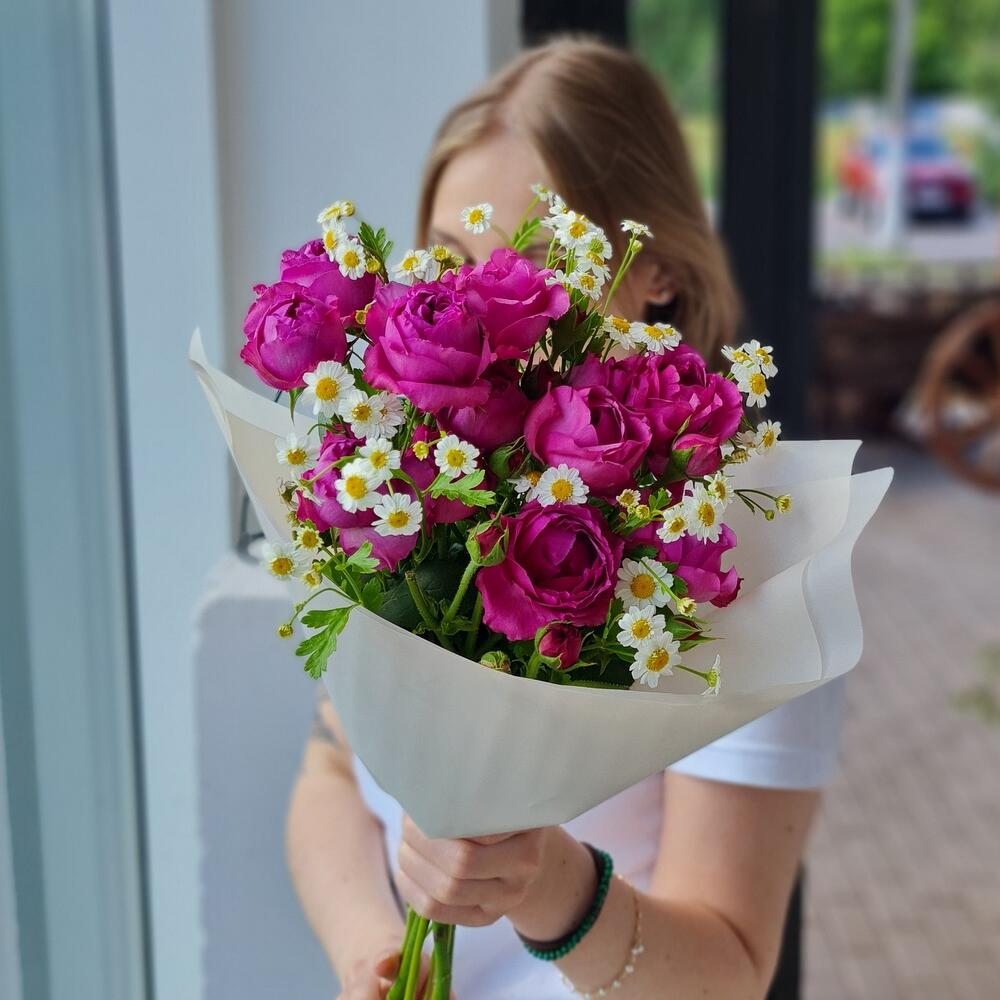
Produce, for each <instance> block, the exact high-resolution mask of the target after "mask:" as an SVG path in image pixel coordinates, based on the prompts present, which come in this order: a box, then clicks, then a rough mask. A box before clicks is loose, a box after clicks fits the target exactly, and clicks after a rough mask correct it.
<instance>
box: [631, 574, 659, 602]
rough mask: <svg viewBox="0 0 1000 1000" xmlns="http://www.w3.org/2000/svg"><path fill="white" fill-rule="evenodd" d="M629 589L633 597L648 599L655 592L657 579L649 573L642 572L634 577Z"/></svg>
mask: <svg viewBox="0 0 1000 1000" xmlns="http://www.w3.org/2000/svg"><path fill="white" fill-rule="evenodd" d="M629 590H631V591H632V596H633V597H638V598H639V599H640V600H646V599H647V598H650V597H652V596H653V594H654V593H655V591H656V581H655V580H654V579H653V578H652V577H651V576H650V575H649V574H648V573H640V574H639V575H638V576H636V577H633V578H632V582H631V584H629Z"/></svg>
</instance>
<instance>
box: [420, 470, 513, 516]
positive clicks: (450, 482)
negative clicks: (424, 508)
mask: <svg viewBox="0 0 1000 1000" xmlns="http://www.w3.org/2000/svg"><path fill="white" fill-rule="evenodd" d="M485 477H486V471H485V470H484V469H476V471H475V472H470V473H469V474H468V475H467V476H461V477H460V478H458V479H449V478H448V477H447V476H446V475H445V474H444V473H443V472H441V473H438V475H437V478H436V479H435V480H434V482H432V483H431V485H430V486H429V487H428V489H427V492H428V493H429V494H430V495H431V496H432V497H444V498H445V499H446V500H458V501H459V502H460V503H464V504H467V505H468V506H469V507H489V506H491V505H492V504H493V503H494V502H495V501H496V494H495V493H494V492H493V491H492V490H480V489H477V488H476V487H478V486H479V485H480V484H481V483H482V481H483V479H485Z"/></svg>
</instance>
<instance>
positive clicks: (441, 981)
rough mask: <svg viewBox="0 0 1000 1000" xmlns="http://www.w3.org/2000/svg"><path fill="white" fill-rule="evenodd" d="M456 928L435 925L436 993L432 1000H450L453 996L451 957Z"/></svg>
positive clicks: (433, 994) (432, 995)
mask: <svg viewBox="0 0 1000 1000" xmlns="http://www.w3.org/2000/svg"><path fill="white" fill-rule="evenodd" d="M454 931H455V928H454V927H452V926H450V925H449V924H434V992H433V993H432V994H431V1000H448V998H449V997H450V996H451V957H452V945H453V942H454Z"/></svg>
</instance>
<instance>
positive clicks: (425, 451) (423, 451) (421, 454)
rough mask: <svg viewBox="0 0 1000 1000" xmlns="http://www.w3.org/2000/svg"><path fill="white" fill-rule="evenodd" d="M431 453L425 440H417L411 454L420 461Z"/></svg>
mask: <svg viewBox="0 0 1000 1000" xmlns="http://www.w3.org/2000/svg"><path fill="white" fill-rule="evenodd" d="M430 453H431V448H430V445H429V444H428V443H427V442H426V441H417V442H415V443H414V445H413V454H414V455H416V456H417V458H419V459H420V461H421V462H422V461H423V460H424V459H425V458H426V457H427V456H428V455H429V454H430Z"/></svg>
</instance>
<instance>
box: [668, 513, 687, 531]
mask: <svg viewBox="0 0 1000 1000" xmlns="http://www.w3.org/2000/svg"><path fill="white" fill-rule="evenodd" d="M683 530H684V518H683V517H681V516H680V515H679V514H678V515H677V516H676V517H674V518H672V519H671V520H669V521H667V531H669V532H670V533H671V534H672V535H679V534H680V533H681V532H682V531H683Z"/></svg>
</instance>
